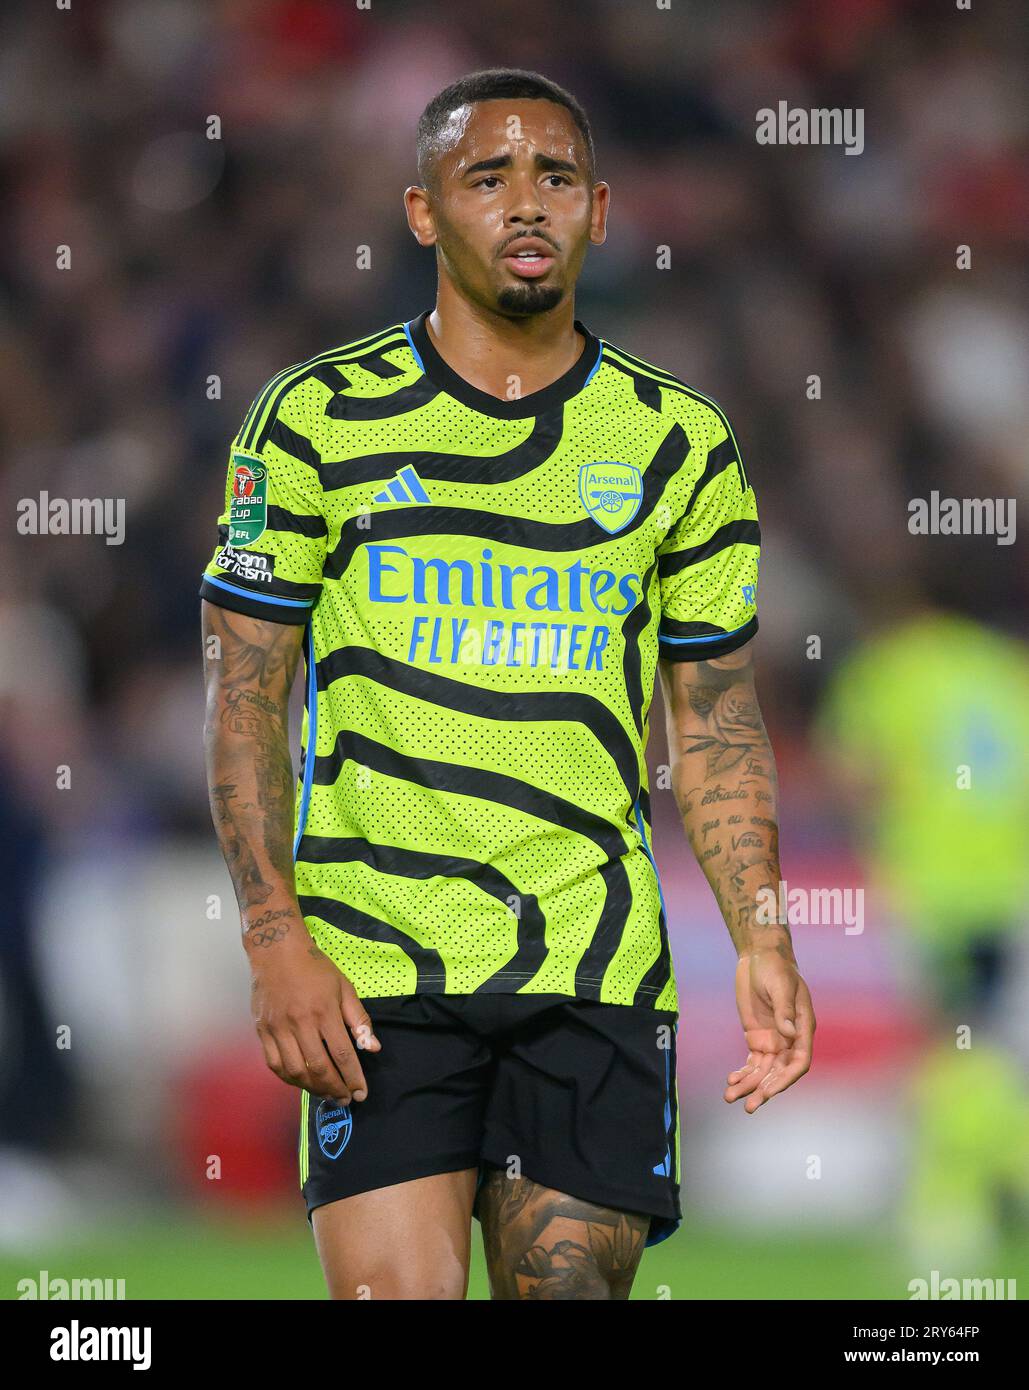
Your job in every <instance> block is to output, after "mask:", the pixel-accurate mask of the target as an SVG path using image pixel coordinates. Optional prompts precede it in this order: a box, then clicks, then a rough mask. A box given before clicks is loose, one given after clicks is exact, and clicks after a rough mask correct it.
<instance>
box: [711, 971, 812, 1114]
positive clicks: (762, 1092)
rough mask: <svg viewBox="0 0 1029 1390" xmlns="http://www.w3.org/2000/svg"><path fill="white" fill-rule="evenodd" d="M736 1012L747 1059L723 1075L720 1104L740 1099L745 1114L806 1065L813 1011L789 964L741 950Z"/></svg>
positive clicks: (796, 1077) (808, 1063)
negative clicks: (726, 1076)
mask: <svg viewBox="0 0 1029 1390" xmlns="http://www.w3.org/2000/svg"><path fill="white" fill-rule="evenodd" d="M736 1008H737V1010H738V1012H739V1015H740V1023H741V1024H742V1025H743V1037H744V1039H745V1041H746V1044H747V1049H748V1051H747V1060H746V1062H745V1063H744V1065H743V1066H742V1067H740V1068H739V1070H738V1071H732V1072H730V1073H729V1076H728V1078H727V1079H728V1083H729V1084H728V1085H727V1086H726V1088H725V1097H724V1098H725V1100H727V1101H729V1102H730V1103H731V1102H732V1101H734V1100H739V1099H740V1097H741V1096H746V1097H747V1099H746V1101H745V1102H744V1105H743V1108H744V1110H746V1112H747V1114H748V1115H753V1113H754V1111H755V1110H757V1109H758V1108H759V1107H760V1106H762V1105H764V1103H765V1101H766V1100H771V1098H772V1096H775V1095H778V1094H779V1092H780V1091H785V1090H786V1088H787V1086H792V1085H793V1083H794V1081H798V1080H799V1079H800V1078H801V1077H802V1076H803V1075H804V1073H805V1072H806V1071H808V1069H809V1068H810V1066H811V1051H812V1045H813V1041H814V1034H815V1011H814V1008H813V1006H812V1004H811V992H810V990H809V989H808V987H807V985H806V984H805V983H804V981H803V979H802V978H801V975H800V972H799V971H798V969H797V967H796V965H795V964H794V963H793V961H791V960H787V959H785V958H784V957H783V956H781V955H780V954H779V952H778V951H777V950H775V948H774V947H764V948H762V949H759V950H756V951H749V952H745V953H744V954H743V955H742V956H740V959H739V964H738V965H737V967H736Z"/></svg>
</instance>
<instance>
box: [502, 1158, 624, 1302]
mask: <svg viewBox="0 0 1029 1390" xmlns="http://www.w3.org/2000/svg"><path fill="white" fill-rule="evenodd" d="M478 1210H479V1216H480V1219H481V1222H482V1233H483V1243H484V1245H485V1249H486V1264H487V1268H488V1271H489V1279H490V1290H491V1293H492V1296H493V1298H494V1299H497V1300H504V1299H540V1300H543V1299H546V1300H556V1299H564V1300H588V1299H626V1298H628V1297H629V1290H630V1289H631V1287H632V1281H633V1277H634V1275H635V1273H636V1268H637V1266H638V1265H639V1262H640V1257H641V1255H642V1254H643V1247H644V1244H645V1242H646V1239H647V1232H648V1231H649V1229H650V1217H649V1216H643V1215H641V1214H639V1213H636V1212H624V1211H616V1210H615V1209H613V1208H609V1207H603V1206H597V1205H595V1204H594V1203H592V1202H584V1201H581V1200H580V1199H579V1198H577V1197H569V1196H568V1195H567V1194H565V1193H563V1192H555V1191H554V1190H553V1189H551V1188H549V1187H541V1186H540V1184H539V1183H535V1182H533V1181H532V1180H531V1178H525V1177H515V1178H513V1177H509V1176H508V1174H507V1172H506V1171H505V1170H503V1169H501V1168H494V1167H488V1168H487V1170H486V1177H485V1179H484V1180H483V1184H482V1188H481V1190H480V1193H479V1208H478Z"/></svg>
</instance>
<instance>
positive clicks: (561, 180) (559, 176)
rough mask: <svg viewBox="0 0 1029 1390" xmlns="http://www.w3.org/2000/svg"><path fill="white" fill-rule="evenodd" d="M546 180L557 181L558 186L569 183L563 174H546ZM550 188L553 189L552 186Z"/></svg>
mask: <svg viewBox="0 0 1029 1390" xmlns="http://www.w3.org/2000/svg"><path fill="white" fill-rule="evenodd" d="M547 178H548V179H557V181H558V183H559V184H562V183H568V182H569V180H568V178H567V177H566V175H564V174H548V175H547ZM551 187H553V185H551Z"/></svg>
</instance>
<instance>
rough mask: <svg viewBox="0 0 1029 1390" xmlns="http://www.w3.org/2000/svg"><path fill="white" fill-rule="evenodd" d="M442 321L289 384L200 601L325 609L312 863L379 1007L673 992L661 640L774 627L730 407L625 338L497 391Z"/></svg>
mask: <svg viewBox="0 0 1029 1390" xmlns="http://www.w3.org/2000/svg"><path fill="white" fill-rule="evenodd" d="M427 316H428V315H427V312H426V313H423V314H422V315H420V316H419V317H418V318H417V319H414V320H412V321H411V322H410V323H406V324H397V325H395V326H393V327H390V328H387V329H385V330H383V331H382V332H380V333H376V334H373V335H371V336H370V337H368V338H365V339H362V340H360V341H357V342H354V343H350V344H347V345H345V346H343V347H339V348H335V349H333V350H331V351H329V352H325V353H322V354H320V355H319V356H317V357H314V358H312V359H311V360H310V361H307V362H303V363H300V364H298V365H297V366H295V367H291V368H289V369H287V370H286V371H284V372H281V373H280V374H279V375H278V376H276V377H274V378H273V379H272V380H271V381H270V382H269V383H268V384H267V386H265V388H264V389H263V390H262V391H261V392H260V394H259V395H258V396H257V398H256V399H255V401H254V403H253V405H252V406H251V408H250V410H249V411H248V412H247V415H246V417H245V419H244V421H243V424H242V427H241V429H240V431H239V433H238V435H237V436H236V439H235V440H234V441H233V443H232V447H231V450H230V457H229V465H228V476H227V480H226V491H225V505H224V509H223V511H222V514H221V517H220V519H219V523H218V525H219V543H218V546H217V548H216V550H215V553H214V555H213V557H212V559H211V562H210V564H209V565H208V566H207V569H206V571H205V574H204V577H203V582H202V587H201V594H202V595H203V597H204V598H205V599H207V600H208V601H209V602H211V603H215V604H219V605H221V606H223V607H225V608H228V609H233V610H235V611H236V612H239V613H243V614H247V615H249V616H252V617H256V618H261V619H266V620H270V621H273V622H283V623H293V624H298V625H302V626H304V627H305V629H306V631H305V659H306V671H307V675H306V697H305V715H304V724H303V735H302V754H301V763H300V775H299V785H298V795H297V816H296V842H295V873H296V883H297V891H298V895H299V900H300V905H301V908H302V910H303V912H304V917H305V921H306V923H307V926H308V928H309V930H310V931H311V934H312V936H313V937H314V939H315V940H316V941H317V942H318V944H319V945H320V946H321V948H322V949H323V950H324V951H325V952H326V954H327V955H328V956H329V957H330V958H331V959H332V960H333V961H335V962H336V964H337V965H338V966H339V968H340V969H341V970H343V971H344V973H345V974H346V975H347V976H348V977H349V978H350V979H351V980H352V982H353V984H354V986H355V988H356V989H357V991H358V993H359V994H362V995H364V996H366V997H377V996H381V995H401V994H404V995H406V994H414V993H418V992H429V993H453V994H467V993H473V992H486V993H488V992H499V993H515V992H520V993H527V994H528V993H531V994H537V993H557V994H564V995H572V996H579V997H583V998H590V999H599V1000H602V1001H607V1002H610V1003H613V1004H625V1005H636V1006H644V1007H647V1006H650V1007H656V1008H661V1009H670V1008H675V1007H676V990H675V979H674V974H673V969H672V961H671V956H670V952H669V945H668V930H667V919H666V911H665V904H664V901H663V894H662V891H661V885H660V881H659V878H658V875H657V869H656V866H655V863H654V858H653V854H652V851H651V844H650V841H651V818H650V797H649V787H648V780H647V765H646V743H647V735H648V713H649V706H650V700H651V696H652V694H653V689H654V678H655V673H656V669H657V662H658V659H659V658H662V659H665V660H667V661H672V662H675V661H700V660H703V659H705V658H707V657H714V656H718V655H721V654H724V653H726V652H729V651H732V650H733V649H734V648H736V647H738V646H740V645H742V644H743V643H744V642H746V641H748V640H749V638H750V637H751V636H752V635H753V634H754V633H755V632H756V630H757V578H758V545H759V532H758V522H757V511H756V506H755V500H754V493H753V490H752V488H751V486H750V483H749V480H748V477H747V474H746V472H745V470H744V466H743V462H742V460H741V457H740V453H739V450H738V448H737V445H736V441H735V439H734V437H733V433H732V430H731V429H730V427H729V424H728V421H727V420H726V417H725V415H724V414H723V412H722V410H721V409H720V408H719V407H718V406H717V405H716V404H715V403H714V402H713V401H711V400H709V399H708V398H707V397H706V396H704V395H702V394H701V393H700V392H698V391H695V390H693V389H691V388H690V387H689V386H687V385H685V384H684V383H683V382H682V381H680V380H678V379H677V378H676V377H674V376H673V375H671V374H670V373H668V372H665V371H662V370H660V369H658V368H656V367H653V366H651V365H649V364H648V363H646V362H644V361H641V360H640V359H639V358H637V357H634V356H632V355H631V354H629V353H627V352H625V351H623V350H621V349H619V348H616V347H614V346H613V345H612V344H610V343H607V342H603V341H601V340H599V339H597V338H596V337H594V335H593V334H592V333H591V332H590V331H589V330H588V329H587V328H586V327H585V326H584V325H583V324H582V323H581V322H579V321H578V320H577V321H576V328H577V330H578V332H579V333H580V334H581V335H582V337H583V339H584V347H583V351H582V353H581V355H580V357H579V358H578V359H577V361H576V363H575V364H574V365H573V366H572V367H571V368H570V369H569V371H568V372H566V373H565V374H564V376H562V377H561V378H560V379H559V380H557V381H555V382H554V383H552V384H551V385H550V386H547V387H546V388H544V389H543V390H540V391H537V392H533V393H531V394H529V395H525V396H521V397H514V398H512V399H510V400H500V399H498V398H496V397H494V396H492V395H490V394H488V393H486V392H483V391H480V390H478V389H477V388H475V387H473V386H471V385H470V384H469V383H468V382H466V381H465V380H464V379H463V378H462V377H460V376H458V375H457V374H456V373H455V372H454V371H453V370H452V369H451V368H450V367H449V365H448V364H447V363H446V362H445V361H444V359H443V358H442V356H441V355H440V354H439V353H438V351H437V350H436V348H435V347H434V345H433V343H432V342H431V341H430V338H429V335H428V331H427V328H426V323H425V320H426V318H427Z"/></svg>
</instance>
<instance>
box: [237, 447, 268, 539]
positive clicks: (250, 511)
mask: <svg viewBox="0 0 1029 1390" xmlns="http://www.w3.org/2000/svg"><path fill="white" fill-rule="evenodd" d="M232 462H233V465H234V471H233V474H232V503H231V505H230V507H229V544H230V545H234V546H237V547H242V546H247V545H253V543H254V541H256V540H257V538H258V537H259V536H263V535H264V531H265V527H266V526H267V525H268V470H267V468H265V466H264V463H263V461H262V460H261V459H259V458H257V457H255V456H254V455H252V454H243V453H239V452H234V453H233V455H232Z"/></svg>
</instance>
